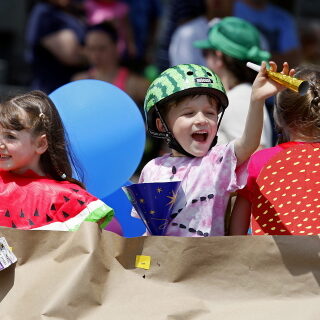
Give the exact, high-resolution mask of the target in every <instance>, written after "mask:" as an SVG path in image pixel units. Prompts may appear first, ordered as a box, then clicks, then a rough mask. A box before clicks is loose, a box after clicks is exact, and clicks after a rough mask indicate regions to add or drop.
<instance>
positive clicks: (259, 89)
mask: <svg viewBox="0 0 320 320" xmlns="http://www.w3.org/2000/svg"><path fill="white" fill-rule="evenodd" d="M269 64H270V71H273V72H277V64H276V63H275V62H274V61H270V62H269ZM281 73H282V74H285V75H289V76H294V74H295V70H294V69H289V65H288V63H287V62H284V63H283V67H282V71H281ZM285 88H286V87H285V86H283V85H281V84H279V83H277V82H275V81H273V80H272V79H270V78H268V75H267V69H266V62H264V61H263V62H262V64H261V68H260V71H259V73H258V75H257V77H256V79H255V80H254V82H253V85H252V95H251V98H252V99H253V100H255V101H259V100H265V99H267V98H269V97H271V96H273V95H275V94H277V93H278V92H280V91H282V90H284V89H285Z"/></svg>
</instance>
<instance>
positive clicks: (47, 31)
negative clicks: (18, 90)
mask: <svg viewBox="0 0 320 320" xmlns="http://www.w3.org/2000/svg"><path fill="white" fill-rule="evenodd" d="M70 5H71V0H46V1H41V2H39V3H37V4H35V6H34V7H33V9H32V11H31V13H30V16H29V19H28V22H27V27H26V45H27V49H26V59H27V62H28V63H30V64H31V66H32V73H33V80H32V84H31V88H32V89H39V90H42V91H44V92H45V93H47V94H49V93H51V92H52V91H53V90H55V89H57V88H58V87H60V86H62V85H64V84H66V83H68V82H69V81H70V80H71V76H72V75H73V74H74V73H75V72H77V71H79V70H80V69H81V68H83V67H84V65H85V62H86V60H85V57H84V56H83V54H82V48H81V41H82V40H83V37H84V32H85V25H84V23H83V22H82V21H81V20H80V19H79V18H78V17H76V16H75V15H73V14H71V13H70V11H69V9H70Z"/></svg>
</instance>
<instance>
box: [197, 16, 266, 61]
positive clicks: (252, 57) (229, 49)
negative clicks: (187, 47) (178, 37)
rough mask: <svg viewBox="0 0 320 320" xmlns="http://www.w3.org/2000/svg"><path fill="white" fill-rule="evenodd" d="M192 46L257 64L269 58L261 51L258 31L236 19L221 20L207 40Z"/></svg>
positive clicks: (211, 29)
mask: <svg viewBox="0 0 320 320" xmlns="http://www.w3.org/2000/svg"><path fill="white" fill-rule="evenodd" d="M193 44H194V46H195V47H197V48H200V49H215V50H219V51H221V52H223V53H224V54H226V55H228V56H230V57H233V58H236V59H239V60H245V61H252V62H256V63H259V64H260V63H261V62H262V61H264V60H265V61H267V60H269V58H270V56H271V55H270V53H269V52H267V51H263V50H261V46H260V33H259V31H258V30H257V29H256V28H255V27H254V26H253V25H252V24H251V23H249V22H247V21H245V20H243V19H240V18H237V17H226V18H223V19H221V20H220V21H219V22H217V23H216V24H214V25H213V26H212V27H211V28H210V29H209V32H208V38H207V39H205V40H200V41H196V42H194V43H193Z"/></svg>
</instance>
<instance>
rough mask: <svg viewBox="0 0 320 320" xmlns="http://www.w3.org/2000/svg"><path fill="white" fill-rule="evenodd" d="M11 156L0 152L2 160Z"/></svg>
mask: <svg viewBox="0 0 320 320" xmlns="http://www.w3.org/2000/svg"><path fill="white" fill-rule="evenodd" d="M9 158H10V156H8V155H6V154H0V160H7V159H9Z"/></svg>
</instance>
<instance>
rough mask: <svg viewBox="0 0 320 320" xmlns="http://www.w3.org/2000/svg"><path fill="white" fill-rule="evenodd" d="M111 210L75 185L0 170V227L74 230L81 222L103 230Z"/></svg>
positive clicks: (29, 174) (28, 172) (109, 217)
mask: <svg viewBox="0 0 320 320" xmlns="http://www.w3.org/2000/svg"><path fill="white" fill-rule="evenodd" d="M112 217H113V210H112V209H111V208H110V207H108V206H107V205H106V204H105V203H103V202H102V201H101V200H99V199H97V198H96V197H94V196H93V195H91V194H89V193H88V192H87V191H86V190H84V189H82V188H81V187H79V186H78V185H77V184H73V183H70V182H68V181H56V180H53V179H50V178H49V177H43V176H39V175H37V174H36V173H35V172H33V171H31V170H29V171H27V172H26V173H25V174H23V175H17V174H14V173H11V172H7V171H0V226H4V227H10V228H18V229H37V230H58V231H73V230H77V229H78V228H79V226H80V224H81V223H82V222H83V221H92V222H99V223H100V226H101V228H104V227H105V226H106V225H107V224H108V223H109V222H110V221H111V219H112Z"/></svg>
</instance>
